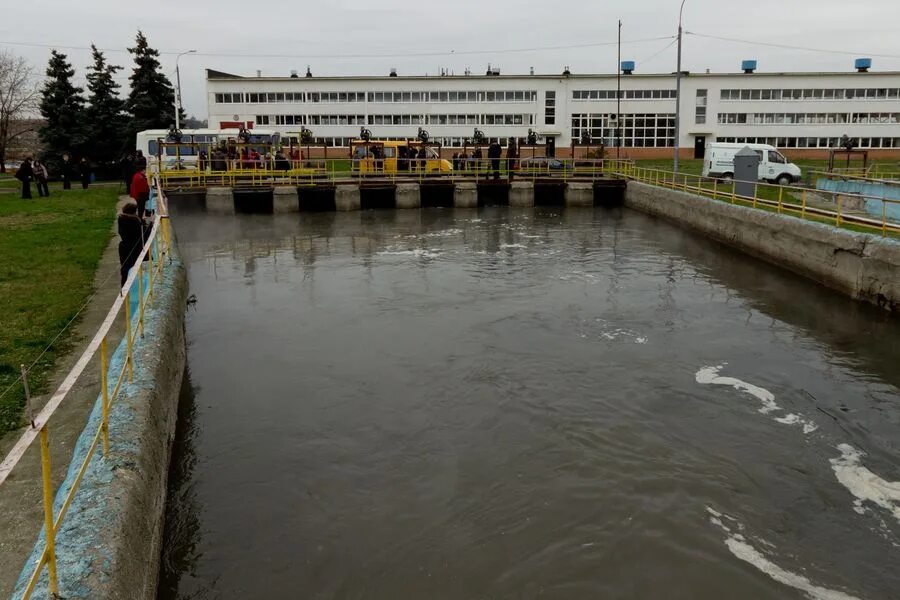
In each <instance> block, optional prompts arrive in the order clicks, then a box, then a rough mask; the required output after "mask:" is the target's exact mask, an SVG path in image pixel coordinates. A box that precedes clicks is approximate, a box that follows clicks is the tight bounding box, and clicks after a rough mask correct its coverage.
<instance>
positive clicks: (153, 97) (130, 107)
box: [126, 31, 175, 145]
mask: <svg viewBox="0 0 900 600" xmlns="http://www.w3.org/2000/svg"><path fill="white" fill-rule="evenodd" d="M128 51H129V52H131V54H132V55H133V56H134V65H135V66H134V71H133V72H132V74H131V77H129V80H130V81H131V93H130V94H129V95H128V100H127V102H126V110H127V111H128V114H129V116H130V118H131V123H130V125H129V128H128V129H129V140H130V143H131V144H132V145H133V144H134V138H135V134H137V132H139V131H143V130H144V129H168V128H169V126H170V125H172V123H174V121H175V118H174V113H173V111H174V106H175V92H174V90H173V89H172V82H170V81H169V78H168V77H166V76H165V75H164V74H163V73H162V71H160V64H159V59H158V57H159V52H157V51H156V50H154V49H153V48H151V47H150V46H149V45H148V44H147V38H146V37H144V34H143V33H142V32H141V31H138V33H137V38H136V39H135V45H134V48H129V49H128Z"/></svg>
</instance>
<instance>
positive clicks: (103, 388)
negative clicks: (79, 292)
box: [100, 335, 109, 456]
mask: <svg viewBox="0 0 900 600" xmlns="http://www.w3.org/2000/svg"><path fill="white" fill-rule="evenodd" d="M108 368H109V365H108V361H107V357H106V336H105V335H104V336H103V339H102V340H100V401H101V403H102V405H101V409H102V415H103V421H102V422H101V423H100V430H101V431H102V432H103V456H108V455H109V376H108V374H107V369H108Z"/></svg>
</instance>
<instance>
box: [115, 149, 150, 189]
mask: <svg viewBox="0 0 900 600" xmlns="http://www.w3.org/2000/svg"><path fill="white" fill-rule="evenodd" d="M119 166H120V167H121V168H122V180H123V181H124V182H125V193H126V194H129V195H130V194H131V181H132V180H133V179H134V176H135V173H137V172H138V171H140V170H144V169H146V168H147V157H146V156H144V153H143V151H141V150H138V151H137V152H136V153H134V154H128V155H126V156H124V157H123V158H122V160H120V161H119Z"/></svg>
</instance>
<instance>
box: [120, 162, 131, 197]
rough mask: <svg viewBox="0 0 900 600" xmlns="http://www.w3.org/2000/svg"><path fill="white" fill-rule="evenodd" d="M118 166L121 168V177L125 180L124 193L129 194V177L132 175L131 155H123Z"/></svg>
mask: <svg viewBox="0 0 900 600" xmlns="http://www.w3.org/2000/svg"><path fill="white" fill-rule="evenodd" d="M119 168H120V169H121V170H122V179H123V181H125V194H126V195H128V196H130V195H131V179H132V178H133V177H134V157H133V156H132V155H130V154H129V155H128V156H123V157H122V160H120V161H119Z"/></svg>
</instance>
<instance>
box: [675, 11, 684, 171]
mask: <svg viewBox="0 0 900 600" xmlns="http://www.w3.org/2000/svg"><path fill="white" fill-rule="evenodd" d="M684 2H685V0H681V8H679V9H678V66H677V67H676V69H677V70H676V71H675V168H674V169H673V170H674V171H675V172H676V173H677V172H678V150H679V145H680V139H681V14H682V13H683V12H684Z"/></svg>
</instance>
